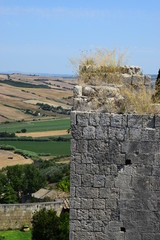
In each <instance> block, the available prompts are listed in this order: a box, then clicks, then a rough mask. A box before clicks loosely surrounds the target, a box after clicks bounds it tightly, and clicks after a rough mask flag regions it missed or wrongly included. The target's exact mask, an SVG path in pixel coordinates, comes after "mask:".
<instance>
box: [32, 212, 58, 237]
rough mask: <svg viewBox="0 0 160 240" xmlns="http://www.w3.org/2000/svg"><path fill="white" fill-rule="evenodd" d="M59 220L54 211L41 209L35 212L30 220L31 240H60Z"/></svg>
mask: <svg viewBox="0 0 160 240" xmlns="http://www.w3.org/2000/svg"><path fill="white" fill-rule="evenodd" d="M59 224H60V220H59V217H57V216H56V212H55V211H54V210H48V211H47V210H45V209H42V210H40V211H39V212H36V213H35V214H34V216H33V220H32V239H33V240H39V239H41V240H51V239H52V240H60V238H59V235H60V229H59Z"/></svg>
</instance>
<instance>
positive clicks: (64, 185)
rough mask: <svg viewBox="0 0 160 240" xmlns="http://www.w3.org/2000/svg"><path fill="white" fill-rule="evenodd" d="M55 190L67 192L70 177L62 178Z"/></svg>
mask: <svg viewBox="0 0 160 240" xmlns="http://www.w3.org/2000/svg"><path fill="white" fill-rule="evenodd" d="M57 188H58V189H59V190H61V191H63V192H69V189H70V177H69V176H67V177H64V178H63V179H62V180H61V181H60V182H59V183H57Z"/></svg>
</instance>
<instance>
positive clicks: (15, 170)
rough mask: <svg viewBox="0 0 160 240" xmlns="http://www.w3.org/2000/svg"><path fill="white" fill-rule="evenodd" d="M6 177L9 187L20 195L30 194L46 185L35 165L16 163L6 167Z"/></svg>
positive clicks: (19, 196)
mask: <svg viewBox="0 0 160 240" xmlns="http://www.w3.org/2000/svg"><path fill="white" fill-rule="evenodd" d="M6 170H7V178H8V181H9V182H10V184H11V187H12V188H13V189H14V191H15V192H16V193H17V197H18V198H19V200H21V196H22V195H25V194H31V193H33V192H35V191H37V190H38V189H40V188H41V187H44V186H45V185H46V179H45V177H44V176H42V174H41V173H40V171H39V169H38V168H36V166H35V165H33V164H32V165H23V166H22V165H16V166H11V167H7V168H6Z"/></svg>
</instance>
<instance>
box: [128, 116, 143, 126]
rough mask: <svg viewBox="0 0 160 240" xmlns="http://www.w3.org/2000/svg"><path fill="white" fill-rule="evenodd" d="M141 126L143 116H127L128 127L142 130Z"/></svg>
mask: <svg viewBox="0 0 160 240" xmlns="http://www.w3.org/2000/svg"><path fill="white" fill-rule="evenodd" d="M142 126H143V115H137V114H133V115H128V127H131V128H142Z"/></svg>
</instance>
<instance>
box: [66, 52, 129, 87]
mask: <svg viewBox="0 0 160 240" xmlns="http://www.w3.org/2000/svg"><path fill="white" fill-rule="evenodd" d="M70 61H71V63H72V65H73V67H74V68H75V69H76V72H77V75H78V80H79V84H80V85H81V84H87V85H101V84H102V82H105V83H120V82H121V74H122V73H125V72H124V68H123V67H122V66H123V65H124V64H125V63H126V51H124V52H120V51H117V50H116V49H113V50H108V49H106V48H104V49H99V48H97V49H95V50H94V51H90V52H88V51H85V52H82V54H81V55H80V56H79V57H78V58H77V59H71V60H70Z"/></svg>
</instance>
